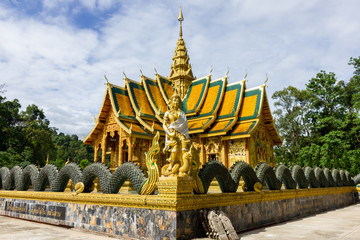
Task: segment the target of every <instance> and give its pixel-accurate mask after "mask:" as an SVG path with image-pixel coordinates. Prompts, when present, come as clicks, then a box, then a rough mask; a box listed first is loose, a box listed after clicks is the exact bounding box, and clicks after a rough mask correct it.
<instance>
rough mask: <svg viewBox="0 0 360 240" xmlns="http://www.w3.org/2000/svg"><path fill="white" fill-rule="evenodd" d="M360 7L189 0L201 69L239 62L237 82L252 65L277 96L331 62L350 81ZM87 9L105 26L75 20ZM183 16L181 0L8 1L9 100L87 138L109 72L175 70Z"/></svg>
mask: <svg viewBox="0 0 360 240" xmlns="http://www.w3.org/2000/svg"><path fill="white" fill-rule="evenodd" d="M359 7H360V3H359V2H357V1H343V2H339V1H320V0H319V1H305V2H304V1H285V0H284V1H276V2H274V1H252V0H248V1H229V2H227V4H225V3H224V2H223V1H210V2H209V1H205V0H203V1H190V0H187V1H182V8H183V13H184V17H185V21H184V22H183V34H184V39H185V42H186V45H187V47H188V53H189V55H190V62H191V64H192V66H193V72H194V74H195V75H196V76H198V77H201V76H204V75H207V74H208V73H209V71H210V68H211V65H213V67H214V70H213V79H215V78H219V77H221V76H223V75H224V74H225V73H226V72H227V68H228V67H229V68H230V74H229V81H230V82H232V81H238V80H241V79H242V78H243V76H244V75H245V71H246V70H247V71H248V73H249V75H248V80H249V81H248V83H247V86H248V87H254V86H257V85H260V84H262V83H263V82H264V81H265V79H266V73H268V74H269V82H268V89H267V90H268V97H269V98H270V96H271V95H272V93H273V92H274V91H276V90H281V89H282V88H284V87H287V86H288V85H290V84H291V85H294V86H296V87H300V88H304V87H305V83H306V82H307V81H308V79H310V78H311V77H314V76H315V75H316V73H317V72H318V71H319V70H321V69H324V70H327V71H333V72H335V73H336V74H337V76H338V78H339V79H348V78H349V76H351V73H352V69H351V67H350V66H348V65H347V62H348V60H349V58H350V57H351V56H353V57H357V56H359V55H360V47H359V45H358V43H359V42H360V33H359V32H360V31H359V29H360V22H359V21H358V20H357V10H358V9H359ZM84 9H86V10H87V11H91V12H92V13H93V15H94V16H100V17H99V20H98V23H97V24H96V28H94V29H91V28H90V27H86V28H81V27H79V25H76V24H74V21H75V20H74V19H73V18H72V17H73V16H74V15H76V14H79V13H81V11H84ZM55 10H56V11H55ZM104 11H109V12H111V14H105V13H104ZM177 14H178V3H174V2H169V3H165V2H163V1H159V0H154V1H140V0H136V1H127V2H121V3H119V2H118V1H115V0H108V1H103V0H102V1H100V0H93V1H87V0H86V1H85V0H84V1H75V0H61V1H49V0H43V5H42V9H40V10H39V14H38V15H29V14H25V13H23V12H22V11H20V10H19V9H13V8H10V7H9V6H6V7H5V5H1V4H0V31H1V33H3V34H2V37H1V38H0V71H1V73H2V78H1V80H0V83H2V82H6V84H7V93H6V96H7V97H8V98H10V99H11V98H18V99H20V102H21V103H22V105H23V106H26V105H28V104H32V103H34V104H36V105H38V106H39V107H40V108H43V109H44V110H45V114H46V115H47V116H48V118H49V119H50V121H51V123H52V125H53V126H55V127H57V128H59V129H60V131H63V132H66V133H70V134H72V133H75V134H78V135H87V134H88V132H89V131H90V130H91V128H92V126H93V124H94V123H93V115H96V114H98V112H99V108H100V106H101V102H102V99H103V94H104V91H105V86H104V83H105V80H104V77H103V74H104V73H105V72H106V73H107V76H108V78H109V80H110V81H111V82H113V83H115V84H117V85H123V80H122V79H123V75H122V71H123V69H124V70H125V72H126V74H127V76H128V77H129V78H132V79H134V80H139V74H140V73H139V68H140V65H141V66H142V70H143V72H144V74H145V75H148V76H150V77H152V76H153V74H154V70H153V68H154V66H155V65H156V68H157V71H158V72H159V73H160V74H162V75H168V74H169V73H170V65H171V58H172V56H173V54H174V49H175V45H176V41H177V38H178V28H179V26H178V22H177V21H176V18H177ZM270 102H272V101H271V100H270Z"/></svg>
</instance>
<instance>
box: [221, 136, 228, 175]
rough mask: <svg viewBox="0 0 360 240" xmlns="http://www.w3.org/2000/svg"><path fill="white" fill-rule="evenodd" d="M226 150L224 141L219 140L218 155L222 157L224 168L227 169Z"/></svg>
mask: <svg viewBox="0 0 360 240" xmlns="http://www.w3.org/2000/svg"><path fill="white" fill-rule="evenodd" d="M226 150H227V147H226V144H225V141H221V151H220V157H221V159H223V163H224V165H225V166H226V168H228V169H229V161H228V158H227V151H226Z"/></svg>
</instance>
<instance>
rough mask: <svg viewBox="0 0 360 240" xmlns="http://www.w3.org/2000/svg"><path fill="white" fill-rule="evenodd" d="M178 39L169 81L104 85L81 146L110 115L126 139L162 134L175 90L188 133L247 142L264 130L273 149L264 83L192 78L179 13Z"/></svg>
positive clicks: (275, 138) (144, 79)
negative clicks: (249, 84) (253, 85)
mask: <svg viewBox="0 0 360 240" xmlns="http://www.w3.org/2000/svg"><path fill="white" fill-rule="evenodd" d="M178 20H179V21H180V34H179V39H178V42H177V46H176V49H175V55H174V57H173V64H172V65H171V73H170V76H169V77H163V76H161V75H159V74H157V73H156V75H155V79H151V78H149V77H145V76H143V75H142V76H141V80H140V82H136V81H133V80H130V79H129V78H127V77H125V87H124V88H122V87H119V86H116V85H114V84H110V83H108V84H107V89H106V93H105V98H104V101H103V105H102V108H101V111H100V114H99V116H98V118H97V120H96V125H95V127H94V129H93V130H92V131H91V133H90V134H89V135H88V137H87V138H86V139H85V141H84V142H85V143H86V144H92V142H93V140H94V139H95V138H96V136H97V135H98V134H99V132H100V131H101V129H102V127H103V126H104V124H105V122H106V118H107V114H108V113H109V112H110V109H111V110H112V112H113V114H114V116H115V119H116V122H117V123H118V124H119V125H120V126H121V128H122V129H123V130H124V131H125V132H127V133H128V134H131V135H134V136H140V137H142V138H151V137H152V136H153V135H154V134H155V132H156V131H159V132H160V134H163V135H164V134H165V133H164V130H163V128H162V121H163V116H164V114H165V112H166V111H167V106H168V103H169V99H170V98H171V96H172V95H173V94H174V93H175V91H176V92H177V93H178V94H180V96H181V97H182V110H183V111H184V112H185V114H186V116H187V119H188V126H189V133H190V134H200V137H210V136H222V137H223V139H234V138H244V137H249V136H250V135H251V132H252V131H253V130H254V129H255V128H256V126H257V125H258V124H263V125H265V126H266V128H267V129H268V131H269V132H270V135H271V137H272V140H273V142H274V144H281V143H282V141H281V138H280V136H279V134H278V133H277V131H276V128H275V125H274V121H273V118H272V116H271V112H270V108H269V104H268V101H267V96H266V92H265V84H264V85H262V86H260V87H257V88H252V89H246V86H245V79H244V80H241V81H238V82H236V83H232V84H228V83H227V76H225V77H222V78H219V79H216V80H211V75H208V76H205V77H202V78H199V79H195V78H194V77H193V74H192V69H191V65H190V63H189V56H188V55H187V50H186V47H185V42H184V40H183V38H182V26H181V22H182V21H183V15H182V12H181V9H180V14H179V19H178Z"/></svg>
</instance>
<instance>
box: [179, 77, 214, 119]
mask: <svg viewBox="0 0 360 240" xmlns="http://www.w3.org/2000/svg"><path fill="white" fill-rule="evenodd" d="M210 81H211V75H207V76H205V77H202V78H199V79H196V80H194V81H193V82H192V83H191V85H190V87H189V90H188V92H187V93H186V95H185V97H184V98H183V99H182V100H183V102H182V110H183V111H184V112H185V114H186V116H187V117H190V116H195V115H197V113H198V112H199V111H200V109H201V106H202V105H203V103H204V100H205V98H206V94H207V91H208V88H209V83H210ZM199 86H200V87H201V88H199ZM190 105H194V106H192V107H189V106H190Z"/></svg>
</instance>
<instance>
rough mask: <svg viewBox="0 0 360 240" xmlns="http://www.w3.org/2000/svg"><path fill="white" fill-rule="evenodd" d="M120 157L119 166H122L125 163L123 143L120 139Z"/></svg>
mask: <svg viewBox="0 0 360 240" xmlns="http://www.w3.org/2000/svg"><path fill="white" fill-rule="evenodd" d="M119 140H120V141H119V157H118V166H120V165H121V164H122V163H123V162H124V159H123V141H122V139H120V138H119Z"/></svg>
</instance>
